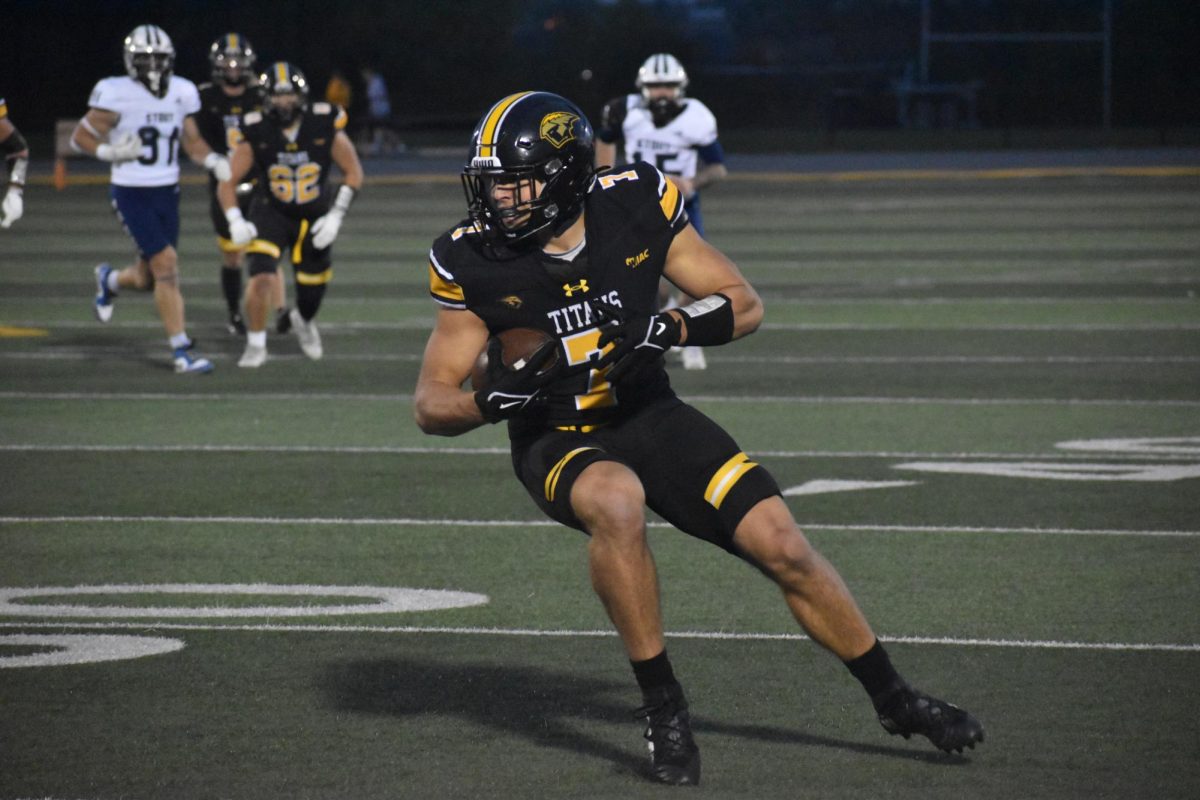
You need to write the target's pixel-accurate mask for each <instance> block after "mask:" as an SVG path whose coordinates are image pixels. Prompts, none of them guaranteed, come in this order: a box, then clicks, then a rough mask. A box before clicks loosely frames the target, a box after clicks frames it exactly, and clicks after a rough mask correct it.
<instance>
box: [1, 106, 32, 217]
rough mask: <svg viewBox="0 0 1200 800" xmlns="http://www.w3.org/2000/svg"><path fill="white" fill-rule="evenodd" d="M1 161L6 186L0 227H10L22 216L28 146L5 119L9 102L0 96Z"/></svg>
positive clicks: (15, 128) (17, 131)
mask: <svg viewBox="0 0 1200 800" xmlns="http://www.w3.org/2000/svg"><path fill="white" fill-rule="evenodd" d="M0 159H3V160H4V171H3V172H0V177H3V178H4V179H5V180H6V182H7V183H8V187H7V188H6V189H5V191H4V199H3V200H0V228H8V227H11V226H12V224H13V223H14V222H16V221H17V220H19V219H20V218H21V216H22V215H23V214H24V213H25V201H24V199H23V197H22V192H24V190H25V170H26V168H27V167H28V166H29V145H27V144H26V143H25V137H24V136H22V135H21V132H20V131H19V130H17V126H16V125H13V124H12V120H10V119H9V118H8V103H6V102H5V100H4V98H3V97H0Z"/></svg>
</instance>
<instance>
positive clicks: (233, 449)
mask: <svg viewBox="0 0 1200 800" xmlns="http://www.w3.org/2000/svg"><path fill="white" fill-rule="evenodd" d="M1079 449H1083V448H1079ZM5 451H9V452H16V453H326V454H333V455H338V454H355V455H362V454H378V455H448V456H457V455H461V456H478V455H503V456H507V455H509V448H507V447H414V446H404V445H391V446H371V447H360V446H353V445H237V444H198V445H192V444H0V452H5ZM751 452H752V454H753V455H754V456H755V457H756V458H902V459H906V460H911V459H934V458H937V459H945V458H956V459H983V458H986V459H989V460H997V459H1012V460H1016V461H1030V460H1039V461H1052V460H1056V459H1057V460H1063V461H1078V460H1079V457H1080V456H1079V452H1078V451H1076V452H1071V453H1062V452H1050V453H977V452H976V453H967V452H958V453H938V452H927V451H922V452H914V451H909V452H904V451H888V450H882V451H867V450H862V451H855V450H849V451H843V450H752V451H751ZM1093 452H1097V454H1098V455H1100V454H1102V455H1103V457H1104V458H1105V459H1107V460H1110V461H1111V460H1121V459H1124V460H1130V461H1195V460H1196V455H1195V454H1193V453H1157V452H1145V453H1139V452H1121V451H1109V450H1104V449H1099V450H1098V451H1093Z"/></svg>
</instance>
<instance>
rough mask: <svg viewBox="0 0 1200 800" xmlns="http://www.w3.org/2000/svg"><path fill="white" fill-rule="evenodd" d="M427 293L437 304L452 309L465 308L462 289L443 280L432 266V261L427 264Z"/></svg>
mask: <svg viewBox="0 0 1200 800" xmlns="http://www.w3.org/2000/svg"><path fill="white" fill-rule="evenodd" d="M429 293H430V294H431V295H433V299H434V300H437V301H438V302H439V303H443V304H445V305H448V306H452V307H454V308H466V307H467V298H466V295H465V294H463V289H462V287H461V286H459V285H458V284H457V283H455V282H454V281H450V280H447V279H445V278H443V277H442V274H441V273H440V272H438V270H437V269H436V268H435V267H434V266H433V262H432V261H431V262H429Z"/></svg>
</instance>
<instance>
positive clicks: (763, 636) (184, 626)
mask: <svg viewBox="0 0 1200 800" xmlns="http://www.w3.org/2000/svg"><path fill="white" fill-rule="evenodd" d="M0 628H22V629H24V628H56V629H57V628H70V629H77V630H108V629H114V628H116V629H126V630H127V629H151V630H155V631H160V630H174V631H247V632H267V631H270V632H278V633H386V634H411V633H418V634H419V633H433V634H451V635H457V636H527V637H562V638H596V637H615V636H616V635H617V634H616V631H611V630H537V629H534V628H472V627H461V628H459V627H443V626H423V625H396V626H383V625H381V626H377V627H376V626H370V625H200V624H195V623H177V622H168V623H159V622H142V623H136V622H92V623H70V622H51V623H40V622H39V623H28V622H0ZM666 635H667V636H668V637H670V638H672V639H714V640H729V641H806V640H808V637H807V636H805V635H804V634H801V633H734V632H728V631H667V632H666ZM879 638H880V640H882V641H884V642H889V643H895V644H922V645H950V646H956V647H1007V648H1022V649H1033V650H1109V651H1140V652H1178V653H1200V643H1190V644H1172V643H1169V642H1071V641H1062V640H1056V639H1044V640H1038V639H976V638H956V637H950V636H887V635H880V636H879Z"/></svg>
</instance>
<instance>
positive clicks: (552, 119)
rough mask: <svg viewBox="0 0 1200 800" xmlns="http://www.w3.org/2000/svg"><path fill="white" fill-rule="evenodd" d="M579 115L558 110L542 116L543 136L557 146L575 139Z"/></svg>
mask: <svg viewBox="0 0 1200 800" xmlns="http://www.w3.org/2000/svg"><path fill="white" fill-rule="evenodd" d="M578 121H579V117H577V116H575V115H574V114H570V113H567V112H566V111H556V112H554V113H553V114H547V115H546V116H545V117H543V118H542V124H541V136H542V138H543V139H545V140H546V141H547V142H549V143H550V144H552V145H554V146H555V147H556V148H559V149H561V148H562V146H563V145H565V144H566V143H567V142H571V141H574V140H575V123H576V122H578Z"/></svg>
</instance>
